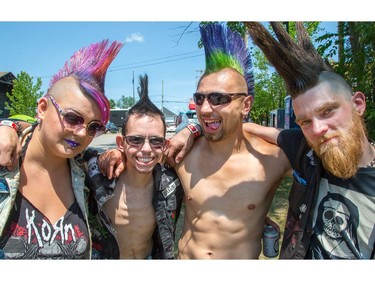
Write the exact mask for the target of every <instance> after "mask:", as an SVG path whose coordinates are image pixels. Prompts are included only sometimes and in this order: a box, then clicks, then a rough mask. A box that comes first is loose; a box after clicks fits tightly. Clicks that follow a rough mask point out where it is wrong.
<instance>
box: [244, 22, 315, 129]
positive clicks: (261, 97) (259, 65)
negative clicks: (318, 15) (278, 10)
mask: <svg viewBox="0 0 375 281" xmlns="http://www.w3.org/2000/svg"><path fill="white" fill-rule="evenodd" d="M284 25H285V28H286V29H287V31H288V33H289V34H291V36H293V37H295V35H296V29H295V24H294V23H293V22H284ZM305 27H306V28H307V31H308V32H309V34H310V35H313V36H315V34H316V33H317V32H318V31H319V30H320V28H319V23H318V22H309V23H306V24H305ZM251 52H252V59H253V65H254V77H255V97H254V104H253V107H252V109H251V112H250V119H251V120H252V121H253V122H255V123H258V124H262V123H263V122H265V123H266V124H268V123H269V114H270V112H271V111H272V110H274V109H278V108H284V107H285V102H284V101H285V97H286V96H287V92H286V88H285V84H284V80H283V79H282V78H281V77H280V75H278V74H277V72H276V71H275V69H274V67H273V66H272V65H271V64H270V63H269V62H268V60H267V58H266V57H265V56H264V54H263V52H261V51H260V49H259V48H258V47H256V46H253V47H251Z"/></svg>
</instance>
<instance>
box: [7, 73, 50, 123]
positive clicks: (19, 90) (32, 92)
mask: <svg viewBox="0 0 375 281" xmlns="http://www.w3.org/2000/svg"><path fill="white" fill-rule="evenodd" d="M41 86H42V79H41V78H40V77H38V78H37V81H36V84H35V85H34V83H33V77H31V76H30V75H29V74H27V73H26V72H24V71H21V72H20V73H19V74H17V78H16V79H14V80H13V89H12V93H11V94H10V93H6V95H7V97H8V99H9V101H10V102H9V103H8V102H5V106H6V107H8V108H9V110H10V115H15V114H25V115H29V116H31V117H35V115H36V107H37V101H38V99H39V98H40V97H41V96H42V95H43V92H42V91H40V87H41Z"/></svg>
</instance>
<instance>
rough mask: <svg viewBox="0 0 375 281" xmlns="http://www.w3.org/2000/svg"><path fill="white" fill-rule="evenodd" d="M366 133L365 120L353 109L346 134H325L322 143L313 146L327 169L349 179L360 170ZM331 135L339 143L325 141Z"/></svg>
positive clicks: (335, 174) (333, 173)
mask: <svg viewBox="0 0 375 281" xmlns="http://www.w3.org/2000/svg"><path fill="white" fill-rule="evenodd" d="M364 134H366V129H365V126H364V123H363V120H362V118H361V116H359V115H358V113H357V112H356V111H355V110H353V111H352V120H351V122H350V125H349V128H348V131H347V133H346V134H345V135H343V134H342V133H340V132H337V133H334V134H329V135H328V134H327V135H325V136H323V138H322V140H321V144H319V145H317V146H313V145H312V147H313V149H314V151H315V152H316V154H317V155H318V156H319V158H320V159H321V160H322V163H323V167H324V168H325V169H326V170H327V171H329V172H330V173H331V174H332V175H334V176H336V177H339V178H342V179H348V178H351V177H352V176H354V175H355V174H356V172H357V170H358V164H359V161H360V159H361V157H362V153H363V147H362V138H363V135H364ZM331 137H336V138H337V139H338V144H336V143H333V142H328V143H323V142H324V141H325V140H326V139H329V138H331ZM310 145H311V144H310Z"/></svg>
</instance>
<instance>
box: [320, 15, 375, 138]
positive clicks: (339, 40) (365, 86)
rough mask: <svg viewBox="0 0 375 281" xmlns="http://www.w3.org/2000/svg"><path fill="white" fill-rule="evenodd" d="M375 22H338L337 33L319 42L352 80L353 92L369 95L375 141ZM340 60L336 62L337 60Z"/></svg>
mask: <svg viewBox="0 0 375 281" xmlns="http://www.w3.org/2000/svg"><path fill="white" fill-rule="evenodd" d="M374 38H375V23H374V22H338V25H337V33H326V34H325V35H323V36H321V37H320V38H318V39H317V42H319V43H320V46H319V47H318V51H319V52H320V53H321V54H323V56H325V57H326V58H327V59H328V60H330V61H331V62H332V63H331V65H332V68H333V69H334V70H335V71H336V72H337V73H339V74H340V75H341V76H343V77H344V78H345V80H346V81H348V83H349V85H350V86H351V87H352V89H353V91H354V92H356V91H361V92H363V93H364V94H365V95H366V99H367V109H366V113H365V122H366V124H367V128H368V131H369V136H370V138H371V139H375V105H374V103H375V41H374ZM335 56H336V57H337V58H338V59H337V62H334V60H333V57H335Z"/></svg>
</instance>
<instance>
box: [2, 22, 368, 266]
mask: <svg viewBox="0 0 375 281" xmlns="http://www.w3.org/2000/svg"><path fill="white" fill-rule="evenodd" d="M245 26H246V29H247V32H248V33H249V35H250V37H251V38H252V40H253V42H254V43H255V44H256V45H257V46H258V47H259V48H260V49H261V50H262V51H263V53H264V54H265V56H266V57H267V59H268V60H269V61H270V63H271V64H272V65H273V66H274V67H275V69H276V70H277V72H278V73H279V74H280V76H281V77H282V78H283V79H284V81H285V85H286V88H287V91H288V93H289V94H290V95H291V97H292V104H293V109H294V113H295V116H296V122H297V124H298V125H299V127H300V128H299V129H285V130H277V129H275V128H269V127H264V126H260V125H257V124H254V123H248V122H244V120H246V118H247V116H248V114H249V112H250V111H251V107H252V104H253V101H254V98H256V97H255V93H254V75H253V66H252V61H251V56H250V52H249V50H248V47H247V45H246V43H245V42H244V39H243V38H242V36H241V35H240V34H239V33H238V32H236V31H233V30H231V29H230V28H229V27H226V26H224V25H222V24H219V23H209V24H205V25H201V26H200V32H201V40H202V45H203V47H204V50H205V59H206V68H205V71H204V73H203V75H202V76H201V78H200V80H199V82H198V85H197V88H196V91H195V93H194V94H193V99H194V102H195V104H196V112H197V117H198V121H199V124H195V123H191V124H189V125H188V126H187V127H186V128H185V129H183V130H182V131H181V132H179V133H178V134H176V135H175V136H173V137H172V138H171V139H169V140H167V139H165V133H166V127H165V120H164V117H163V114H162V113H161V112H160V110H158V109H157V107H156V106H155V105H154V104H152V102H151V101H150V100H149V98H148V77H147V75H145V76H141V77H140V89H139V94H140V100H139V101H138V102H137V103H136V104H135V105H134V106H133V107H132V108H131V110H129V112H128V113H127V115H126V116H125V119H124V124H123V130H122V135H118V136H117V137H116V143H117V146H118V148H117V149H114V150H110V151H107V152H105V153H103V154H102V155H100V156H99V155H98V153H97V152H96V151H92V150H86V151H85V149H86V148H87V146H88V145H89V144H90V142H91V140H92V138H93V137H95V136H98V135H100V134H101V133H102V131H103V127H105V123H106V122H107V121H108V112H109V103H108V100H107V98H106V97H105V95H104V78H105V73H106V70H107V68H108V66H109V64H110V62H111V61H112V60H113V58H114V57H115V56H116V54H117V53H118V51H119V50H120V48H121V47H122V44H120V43H118V42H114V43H112V44H111V45H110V46H108V41H103V42H101V43H98V44H94V45H93V47H91V48H87V49H83V50H80V51H79V54H85V55H86V56H87V57H84V60H83V61H86V63H84V64H79V63H75V62H74V58H77V57H79V56H78V55H77V54H75V55H73V57H72V58H71V59H70V65H69V66H68V65H65V66H64V68H63V69H62V70H61V71H60V72H59V73H58V74H56V75H55V76H54V78H53V79H52V81H51V86H50V88H49V90H48V92H47V94H46V95H45V96H44V97H43V98H42V99H41V100H40V101H39V102H38V111H37V116H36V117H37V120H38V121H37V122H35V123H34V124H33V125H32V126H31V128H32V130H28V131H27V134H28V136H29V137H27V138H23V137H22V138H21V139H22V141H21V142H22V144H21V145H20V144H18V140H19V137H20V136H22V131H24V130H21V129H20V127H21V125H20V124H19V123H17V122H15V121H12V120H10V119H8V120H5V121H6V122H4V123H0V152H1V153H0V165H2V166H3V168H2V169H1V171H0V179H1V188H2V190H4V192H3V191H2V193H1V194H0V205H1V209H0V210H1V211H0V251H2V253H3V256H4V257H5V258H8V259H12V258H14V259H21V258H24V259H41V258H48V259H49V258H51V259H52V258H56V259H79V258H80V259H82V258H99V259H102V258H104V259H119V258H120V259H174V258H178V259H257V258H259V256H260V253H261V238H262V231H263V227H264V225H265V223H269V221H268V220H267V214H268V212H269V208H270V205H271V203H272V200H273V198H274V195H275V192H276V189H277V188H278V186H279V185H280V182H281V181H282V179H283V178H284V177H285V176H287V175H292V177H293V184H292V186H291V189H290V195H289V209H288V215H287V219H286V224H285V233H284V237H283V239H282V246H281V251H280V258H281V259H374V253H375V235H374V233H375V223H374V222H375V220H374V217H375V216H374V215H375V144H374V143H373V142H372V141H371V140H369V139H368V135H367V132H366V127H365V126H364V123H363V114H364V112H365V109H366V100H365V95H364V94H363V93H362V92H355V93H353V91H352V90H351V88H350V86H349V85H348V83H347V82H346V81H345V80H344V79H343V78H342V77H340V76H339V75H338V74H336V73H334V72H333V71H332V70H331V68H330V67H329V66H328V65H327V64H326V63H325V62H324V61H323V59H322V58H321V57H320V56H319V54H318V53H317V51H316V50H315V48H314V46H313V45H312V43H311V42H310V39H309V37H308V34H307V32H306V30H305V29H304V27H303V24H302V23H300V22H299V23H296V29H297V33H298V36H297V38H298V40H297V42H295V41H294V40H293V38H291V37H290V35H289V34H288V33H287V32H286V31H285V30H284V28H283V27H282V25H281V24H280V23H271V26H272V29H273V32H274V34H275V36H276V38H275V37H274V36H273V35H272V34H271V33H270V32H269V31H268V30H267V29H266V28H265V27H264V26H263V25H262V24H261V23H259V22H245ZM95 52H97V53H95ZM93 53H95V55H94V54H93ZM98 57H99V58H101V59H95V58H98ZM77 100H79V101H80V103H77ZM20 147H22V150H21V149H20ZM26 148H27V149H26ZM19 151H21V155H20V156H18V155H19V153H18V152H19ZM61 179H66V180H61ZM183 203H184V205H185V213H184V216H183V229H182V233H181V236H180V237H179V240H178V245H177V248H178V251H177V254H175V253H174V248H175V245H174V241H175V231H176V222H177V220H178V218H179V213H180V209H181V206H182V204H183ZM21 230H22V231H21Z"/></svg>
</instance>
